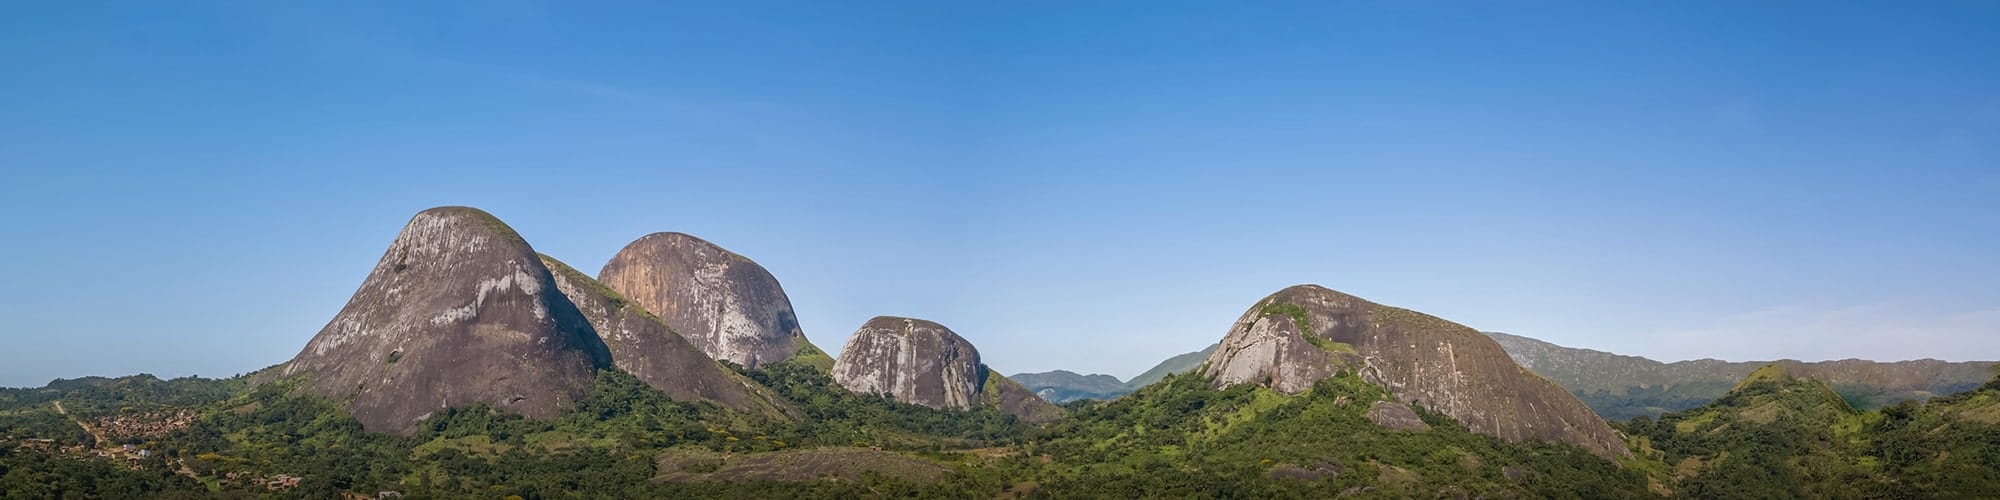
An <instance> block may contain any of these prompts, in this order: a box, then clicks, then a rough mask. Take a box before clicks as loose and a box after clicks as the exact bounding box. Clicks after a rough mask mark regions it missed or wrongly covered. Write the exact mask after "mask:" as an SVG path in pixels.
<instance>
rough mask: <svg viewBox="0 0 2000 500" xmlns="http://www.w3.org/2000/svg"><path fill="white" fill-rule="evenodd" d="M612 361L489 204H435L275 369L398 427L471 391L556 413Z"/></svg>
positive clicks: (368, 422) (376, 425) (479, 397)
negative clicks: (340, 306)
mask: <svg viewBox="0 0 2000 500" xmlns="http://www.w3.org/2000/svg"><path fill="white" fill-rule="evenodd" d="M610 362H611V358H610V353H609V352H608V350H607V349H606V348H605V346H604V344H603V342H601V341H600V340H598V337H597V334H596V332H595V331H594V330H593V329H592V328H591V325H590V323H589V321H587V320H585V318H584V317H583V314H582V313H580V312H579V311H578V310H577V308H576V306H575V305H574V304H572V303H570V301H569V299H568V298H566V297H564V296H563V294H562V292H561V291H559V290H558V289H557V286H556V284H555V281H554V278H553V277H552V276H551V275H550V274H549V270H548V268H546V267H544V265H543V264H542V261H541V259H540V258H538V257H537V256H536V254H535V251H534V249H533V248H531V247H529V246H528V242H527V241H525V240H522V239H521V237H520V235H518V234H516V233H515V232H514V230H513V229H511V228H509V227H507V225H506V224H505V223H503V222H500V220H499V219H496V218H494V217H493V216H492V215H489V214H487V213H486V212H483V211H480V210H478V209H472V208H465V207H443V208H434V209H430V210H425V211H423V212H421V213H418V214H417V215H416V216H415V217H413V218H411V219H410V222H409V224H408V225H406V226H405V227H404V228H403V231H402V233H401V234H398V235H397V236H396V240H395V242H394V243H392V244H391V245H390V246H389V250H388V251H387V252H384V253H383V254H382V259H381V261H379V262H377V263H376V264H375V268H374V270H372V271H370V272H369V273H368V278H367V279H366V280H364V281H363V282H362V283H361V288H360V289H359V290H356V291H355V292H354V296H353V298H351V299H348V302H347V306H346V307H345V308H343V309H341V311H340V313H339V314H337V315H335V316H334V318H333V320H332V321H330V322H328V323H327V325H326V327H325V328H323V329H321V330H320V332H319V333H318V334H317V335H314V336H313V338H312V340H311V341H309V342H307V343H306V347H305V349H304V350H303V351H301V352H300V353H299V354H298V356H297V357H295V358H293V359H292V360H291V361H290V362H287V363H286V364H285V365H284V366H283V368H281V369H280V370H279V372H278V375H279V376H284V377H290V376H295V375H304V376H306V382H305V385H304V389H305V390H307V391H308V392H311V393H313V394H317V395H320V396H325V397H327V398H331V399H334V400H343V401H344V400H349V398H352V399H351V401H352V403H351V409H352V411H353V412H354V416H355V418H357V419H359V420H360V421H361V423H362V425H363V426H364V427H366V428H367V429H368V430H371V431H387V432H403V433H407V432H409V431H411V430H413V429H415V428H416V426H417V425H419V423H420V422H422V421H423V420H424V419H426V418H428V417H429V416H430V415H431V414H432V413H433V412H435V411H437V410H439V409H442V408H446V407H451V406H460V405H468V404H473V403H485V404H488V405H492V406H493V407H495V408H499V409H502V410H505V411H513V412H517V413H520V414H522V415H525V416H528V417H531V418H552V417H555V416H557V415H560V414H561V413H563V412H565V411H567V410H569V409H570V408H572V407H573V405H574V404H575V402H576V401H577V400H578V399H580V398H582V397H583V395H584V394H586V393H587V391H588V390H589V387H590V384H591V381H592V379H593V377H594V375H595V370H596V369H597V368H600V367H605V366H609V365H610Z"/></svg>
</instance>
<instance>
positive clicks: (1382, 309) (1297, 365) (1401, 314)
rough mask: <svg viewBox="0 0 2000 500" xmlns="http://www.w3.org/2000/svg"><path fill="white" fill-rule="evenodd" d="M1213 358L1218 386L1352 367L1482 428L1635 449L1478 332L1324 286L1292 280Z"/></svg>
mask: <svg viewBox="0 0 2000 500" xmlns="http://www.w3.org/2000/svg"><path fill="white" fill-rule="evenodd" d="M1207 363H1208V364H1207V369H1206V371H1205V372H1204V373H1205V375H1207V376H1211V377H1214V378H1215V383H1216V384H1217V385H1218V386H1228V385H1235V384H1245V383H1252V384H1260V385H1264V386H1266V387H1270V388H1272V389H1274V390H1277V391H1279V392H1283V393H1288V394H1296V393H1300V392H1304V391H1306V390H1308V389H1310V388H1312V386H1313V384H1314V383H1315V382H1318V381H1320V380H1322V379H1325V378H1328V377H1331V376H1333V375H1335V374H1337V373H1339V372H1341V371H1343V370H1345V371H1352V372H1354V373H1357V374H1359V375H1361V377H1362V378H1363V379H1365V380H1367V381H1369V382H1370V383H1374V384H1376V385H1380V386H1382V387H1385V388H1387V389H1389V391H1390V393H1391V394H1392V395H1393V396H1394V397H1395V398H1396V399H1397V400H1399V401H1401V402H1405V403H1414V404H1417V405H1419V406H1423V407H1424V408H1427V409H1429V410H1430V411H1434V412H1438V413H1442V414H1444V415H1448V416H1451V417H1452V418H1455V419H1457V420H1459V421H1460V422H1463V423H1465V425H1466V427H1468V428H1470V429H1472V430H1473V431H1475V432H1480V433H1485V434H1490V435H1494V436H1499V437H1501V438H1504V439H1508V440H1516V441H1518V440H1523V439H1541V440H1548V441H1561V442H1568V443H1572V444H1576V445H1578V446H1581V447H1583V448H1585V449H1588V450H1591V451H1592V452H1594V453H1597V454H1599V455H1604V456H1624V455H1626V454H1628V452H1627V451H1626V448H1625V446H1624V444H1623V442H1622V441H1620V440H1619V438H1618V436H1617V434H1616V433H1615V432H1613V431H1612V430H1611V427H1610V426H1608V425H1606V424H1605V423H1604V420H1603V419H1601V418H1598V417H1597V415H1596V414H1595V413H1592V412H1591V411H1590V409H1589V408H1587V407H1585V406H1584V405H1583V404H1582V403H1581V402H1578V401H1577V399H1576V398H1575V397H1574V396H1572V395H1570V394H1569V392H1567V391H1565V390H1563V389H1562V388H1561V387H1559V386H1557V385H1555V384H1554V383H1553V382H1549V381H1548V380H1547V379H1543V378H1541V377H1539V376H1536V375H1535V374H1533V373H1532V372H1529V371H1528V370H1527V369H1524V368H1522V367H1521V366H1519V365H1517V364H1515V363H1514V361H1513V360H1512V359H1510V358H1509V357H1508V356H1507V353H1506V352H1505V351H1502V350H1501V349H1500V346H1499V344H1496V343H1494V341H1493V340H1492V339H1489V338H1487V337H1486V336H1485V335H1482V334H1480V333H1479V332H1478V331H1476V330H1473V329H1471V328H1468V327H1465V326H1463V325H1459V324H1456V323H1452V322H1450V321H1445V320H1443V319H1440V318H1437V317H1435V316H1430V315H1427V314H1423V313H1419V312H1415V311H1410V310H1406V309H1400V308H1395V307H1389V306H1384V305H1380V304H1376V303H1373V302H1369V301H1367V300H1364V299H1361V298H1359V297H1355V296H1353V295H1348V294H1345V293H1341V292H1337V291H1334V290H1331V289H1327V288H1325V287H1321V286H1318V285H1298V286H1293V287H1289V288H1286V289H1284V290H1280V291H1278V292H1277V293H1274V294H1271V295H1270V296H1268V297H1265V298H1264V299H1263V300H1260V301H1258V302H1257V304H1256V305H1254V306H1252V307H1251V308H1250V310H1249V311H1246V312H1245V313H1244V314H1243V316H1242V317H1240V318H1238V319H1237V321H1236V323H1235V324H1234V325H1233V326H1231V328H1230V330H1229V333H1228V335H1226V336H1225V337H1224V338H1223V340H1222V343H1221V347H1219V348H1218V349H1216V351H1215V352H1214V353H1213V354H1210V355H1209V357H1208V361H1207Z"/></svg>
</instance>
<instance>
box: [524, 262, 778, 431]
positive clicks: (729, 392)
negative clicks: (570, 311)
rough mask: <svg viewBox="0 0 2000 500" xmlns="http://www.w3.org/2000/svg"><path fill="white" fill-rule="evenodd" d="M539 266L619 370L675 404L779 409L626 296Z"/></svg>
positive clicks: (555, 266)
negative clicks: (550, 278)
mask: <svg viewBox="0 0 2000 500" xmlns="http://www.w3.org/2000/svg"><path fill="white" fill-rule="evenodd" d="M542 263H543V264H544V265H546V266H547V267H548V268H549V272H550V273H551V274H553V275H554V276H555V283H556V288H557V289H559V290H561V291H562V294H563V296H565V297H568V298H569V300H570V302H571V303H574V304H576V307H577V310H579V311H581V312H582V313H583V316H584V318H585V319H587V320H589V321H590V325H591V327H592V328H593V329H595V330H597V335H598V337H599V338H601V339H603V341H604V344H605V346H606V347H607V348H608V349H609V350H610V351H611V359H612V362H613V363H614V364H615V365H617V366H618V368H619V369H621V370H624V371H626V372H627V373H631V374H632V375H634V376H636V377H638V378H639V380H641V381H644V382H645V383H646V385H649V386H652V387H653V388H655V389H659V390H660V392H664V393H666V394H667V396H668V397H670V398H673V399H674V400H676V401H684V402H690V403H693V402H700V401H712V402H715V403H717V404H720V405H722V406H726V407H730V408H735V409H738V410H746V411H761V412H766V413H774V412H776V411H777V410H778V408H779V407H780V406H781V405H780V404H779V403H777V402H776V401H777V399H776V398H774V397H773V396H772V395H771V394H769V393H768V391H766V390H765V389H764V388H763V387H761V386H758V385H756V384H754V383H751V382H750V381H749V380H746V379H744V378H743V377H742V376H740V375H737V374H736V373H735V372H733V371H731V370H729V369H728V368H727V367H724V366H722V364H720V363H717V362H716V361H715V360H714V359H712V358H709V357H708V355H707V354H703V353H702V352H701V350H700V349H697V348H695V346H694V344H691V343H689V342H688V340H687V339H686V338H682V337H681V336H680V334H677V333H674V331H673V330H672V329H669V328H667V325H666V323H664V322H662V321H660V318H659V317H657V316H654V315H653V314H652V313H649V312H647V311H646V310H645V309H643V308H641V307H639V305H638V304H636V303H634V302H632V301H631V300H629V299H626V298H625V296H623V295H619V294H618V292H616V291H613V290H611V289H610V288H609V287H606V286H604V285H603V284H602V283H598V282H597V280H596V279H592V278H591V277H590V276H587V275H585V274H583V273H582V272H578V271H577V270H576V269H574V268H571V267H570V266H569V265H567V264H563V263H562V262H561V261H558V260H556V259H554V258H552V257H549V256H546V255H544V256H542Z"/></svg>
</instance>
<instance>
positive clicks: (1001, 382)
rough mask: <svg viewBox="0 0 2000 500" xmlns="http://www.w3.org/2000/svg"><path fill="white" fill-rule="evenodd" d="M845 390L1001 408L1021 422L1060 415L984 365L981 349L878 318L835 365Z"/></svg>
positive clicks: (948, 334) (944, 405)
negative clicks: (981, 358)
mask: <svg viewBox="0 0 2000 500" xmlns="http://www.w3.org/2000/svg"><path fill="white" fill-rule="evenodd" d="M833 380H834V381H835V382H838V383H840V385H841V386H842V387H846V388H847V390H849V391H853V392H858V393H863V394H883V395H886V396H888V397H889V398H890V399H894V400H896V401H901V402H905V403H912V404H919V405H924V406H928V407H931V408H938V409H949V410H967V409H972V408H974V407H976V406H987V407H992V408H995V409H998V410H1000V411H1002V412H1005V413H1007V414H1010V415H1014V416H1015V417H1018V418H1020V419H1021V420H1023V421H1026V422H1030V423H1041V422H1047V421H1050V420H1055V419H1057V418H1061V417H1062V414H1063V412H1062V408H1059V407H1057V406H1055V405H1053V404H1050V403H1049V402H1048V401H1045V400H1043V399H1042V398H1041V397H1039V396H1036V395H1035V393H1034V392H1032V391H1029V390H1028V388H1027V387H1024V386H1022V385H1021V384H1019V383H1015V382H1014V381H1012V380H1008V379H1007V377H1004V376H1001V375H1000V374H999V373H997V372H994V371H993V370H990V369H988V368H987V367H986V365H984V364H981V363H980V360H979V350H978V349H976V348H974V347H973V346H972V343H971V342H968V341H966V340H965V338H964V337H960V336H958V334H957V333H955V332H952V331H951V329H949V328H945V327H944V325H940V324H937V323H935V322H931V321H926V320H921V319H915V318H902V317H894V316H877V317H875V318H874V319H870V320H868V322H867V323H864V324H862V325H861V328H860V329H858V330H856V331H855V332H854V335H853V336H851V337H848V339H847V344H846V345H845V346H843V347H842V348H841V350H840V358H839V359H838V360H837V361H835V362H834V365H833Z"/></svg>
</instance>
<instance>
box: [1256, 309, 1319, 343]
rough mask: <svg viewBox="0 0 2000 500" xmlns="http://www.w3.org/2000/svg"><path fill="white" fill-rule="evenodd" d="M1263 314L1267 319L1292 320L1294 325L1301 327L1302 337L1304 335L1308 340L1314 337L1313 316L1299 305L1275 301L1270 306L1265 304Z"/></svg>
mask: <svg viewBox="0 0 2000 500" xmlns="http://www.w3.org/2000/svg"><path fill="white" fill-rule="evenodd" d="M1261 314H1263V315H1264V317H1266V318H1269V317H1272V316H1285V317H1289V318H1292V324H1293V325H1295V326H1297V327H1299V333H1300V334H1301V335H1304V336H1305V337H1306V338H1312V337H1313V329H1312V316H1310V315H1307V314H1306V308H1304V307H1300V306H1299V305H1298V304H1293V303H1290V302H1276V301H1273V302H1271V303H1269V304H1264V309H1263V310H1262V311H1261Z"/></svg>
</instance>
